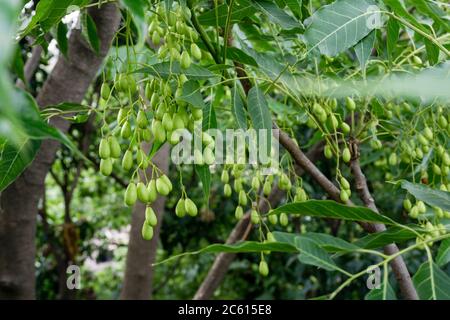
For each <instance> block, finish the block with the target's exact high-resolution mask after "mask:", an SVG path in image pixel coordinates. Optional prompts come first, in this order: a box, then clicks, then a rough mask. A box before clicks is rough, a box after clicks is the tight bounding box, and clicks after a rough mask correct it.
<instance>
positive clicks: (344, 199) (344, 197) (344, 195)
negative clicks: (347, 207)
mask: <svg viewBox="0 0 450 320" xmlns="http://www.w3.org/2000/svg"><path fill="white" fill-rule="evenodd" d="M339 197H340V199H341V201H342V202H344V203H346V202H347V201H348V198H349V195H348V193H347V190H344V189H342V190H341V193H340V194H339Z"/></svg>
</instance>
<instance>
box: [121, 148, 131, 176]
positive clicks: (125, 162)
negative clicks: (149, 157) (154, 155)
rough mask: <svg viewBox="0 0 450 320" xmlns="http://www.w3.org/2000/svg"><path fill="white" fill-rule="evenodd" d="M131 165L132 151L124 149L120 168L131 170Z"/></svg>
mask: <svg viewBox="0 0 450 320" xmlns="http://www.w3.org/2000/svg"><path fill="white" fill-rule="evenodd" d="M132 167H133V153H132V152H131V150H129V149H128V150H127V151H125V154H124V155H123V158H122V168H123V169H124V170H127V171H129V170H131V168H132Z"/></svg>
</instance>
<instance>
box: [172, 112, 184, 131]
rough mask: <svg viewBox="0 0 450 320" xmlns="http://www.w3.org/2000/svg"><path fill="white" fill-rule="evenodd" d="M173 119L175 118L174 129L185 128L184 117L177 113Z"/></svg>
mask: <svg viewBox="0 0 450 320" xmlns="http://www.w3.org/2000/svg"><path fill="white" fill-rule="evenodd" d="M172 120H173V129H174V130H175V129H184V128H185V124H184V121H183V117H182V116H181V115H180V114H178V113H175V115H174V116H173V119H172Z"/></svg>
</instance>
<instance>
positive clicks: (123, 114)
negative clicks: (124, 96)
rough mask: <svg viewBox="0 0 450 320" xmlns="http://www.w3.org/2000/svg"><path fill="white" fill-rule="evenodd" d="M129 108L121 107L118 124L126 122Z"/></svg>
mask: <svg viewBox="0 0 450 320" xmlns="http://www.w3.org/2000/svg"><path fill="white" fill-rule="evenodd" d="M127 114H128V110H127V109H125V108H121V109H119V112H118V113H117V124H118V125H119V126H121V125H123V124H124V123H125V120H126V119H127Z"/></svg>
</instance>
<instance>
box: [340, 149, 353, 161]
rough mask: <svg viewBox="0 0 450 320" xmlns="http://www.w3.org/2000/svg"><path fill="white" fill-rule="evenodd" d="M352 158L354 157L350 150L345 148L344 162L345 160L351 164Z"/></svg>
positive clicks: (343, 152) (343, 153)
mask: <svg viewBox="0 0 450 320" xmlns="http://www.w3.org/2000/svg"><path fill="white" fill-rule="evenodd" d="M351 157H352V155H351V154H350V149H349V148H344V150H343V151H342V160H344V162H349V161H350V159H351Z"/></svg>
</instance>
